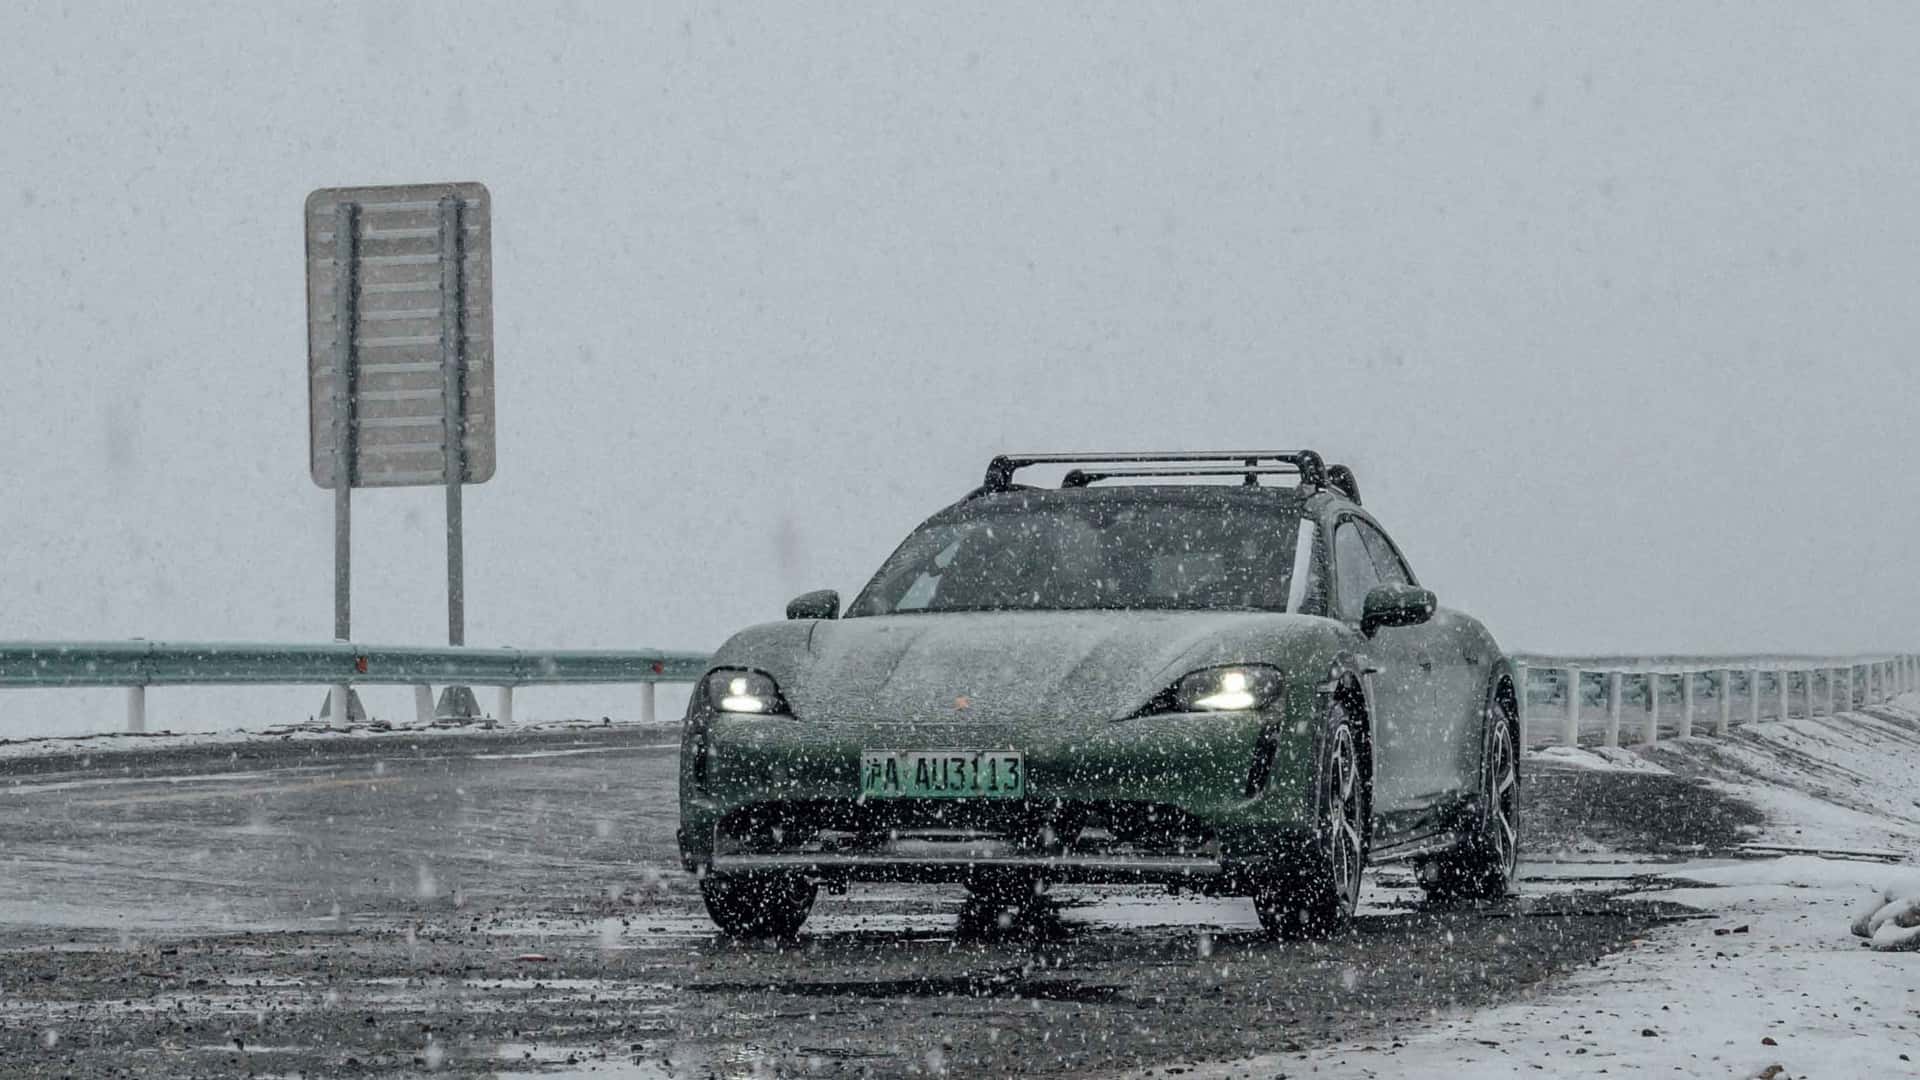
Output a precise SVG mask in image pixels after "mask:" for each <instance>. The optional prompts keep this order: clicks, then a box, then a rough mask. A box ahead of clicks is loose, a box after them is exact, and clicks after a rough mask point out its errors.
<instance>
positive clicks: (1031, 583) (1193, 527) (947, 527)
mask: <svg viewBox="0 0 1920 1080" xmlns="http://www.w3.org/2000/svg"><path fill="white" fill-rule="evenodd" d="M1311 533H1312V530H1311V529H1309V530H1308V536H1307V538H1306V539H1307V553H1310V551H1311ZM1299 534H1300V529H1299V517H1298V515H1297V510H1296V509H1295V508H1293V507H1226V506H1195V505H1192V504H1190V503H1171V502H1169V503H1124V504H1115V503H1105V502H1091V501H1090V502H1086V503H1081V504H1066V505H1058V506H1049V507H1045V508H1043V509H1030V508H1026V507H1007V508H1005V509H1003V510H998V511H988V512H985V513H982V514H981V515H979V516H978V517H973V518H968V519H965V520H961V521H950V522H945V523H942V524H938V525H927V526H922V527H921V528H920V530H919V531H917V532H915V533H914V534H913V535H912V536H909V537H908V538H907V541H906V543H904V544H902V545H901V546H900V550H898V551H896V552H895V553H894V555H893V557H892V558H891V559H888V560H887V563H886V565H885V566H883V567H881V569H880V573H879V574H878V575H876V576H875V578H874V580H873V582H872V583H871V584H869V585H868V586H867V588H866V590H865V591H864V592H862V593H861V594H860V596H859V597H858V598H856V599H855V600H854V602H853V605H852V606H851V607H850V608H849V609H848V611H847V614H848V615H849V616H860V615H895V614H910V613H917V612H943V611H1073V610H1115V609H1141V608H1144V609H1155V610H1167V611H1198V610H1208V611H1213V610H1223V609H1224V610H1239V611H1287V610H1289V601H1290V598H1291V609H1292V610H1296V611H1297V610H1301V609H1302V606H1303V605H1304V604H1305V603H1308V602H1310V600H1309V598H1310V596H1311V594H1312V593H1314V592H1315V591H1317V590H1314V589H1311V588H1303V589H1301V590H1299V591H1297V592H1296V591H1295V590H1294V589H1293V588H1292V583H1293V577H1294V568H1295V566H1296V564H1298V565H1300V566H1301V567H1303V568H1304V569H1305V572H1306V573H1307V575H1308V577H1309V578H1311V576H1312V570H1311V568H1312V566H1313V565H1314V563H1313V560H1312V559H1311V558H1305V557H1301V555H1302V554H1304V553H1302V552H1299V551H1297V550H1296V548H1297V544H1296V539H1297V538H1298V537H1299ZM1303 584H1308V585H1311V582H1310V581H1309V582H1305V583H1303Z"/></svg>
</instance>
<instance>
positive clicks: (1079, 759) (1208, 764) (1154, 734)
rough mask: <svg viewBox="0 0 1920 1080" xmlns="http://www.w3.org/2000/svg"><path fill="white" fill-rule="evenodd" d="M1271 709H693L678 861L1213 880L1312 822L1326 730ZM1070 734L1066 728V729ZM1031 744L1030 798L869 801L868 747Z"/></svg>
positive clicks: (725, 867)
mask: <svg viewBox="0 0 1920 1080" xmlns="http://www.w3.org/2000/svg"><path fill="white" fill-rule="evenodd" d="M1288 713H1291V715H1295V716H1301V715H1308V716H1311V715H1315V712H1314V711H1313V710H1312V709H1288V710H1282V709H1279V708H1276V709H1274V710H1272V711H1270V712H1268V713H1247V714H1219V713H1214V714H1174V715H1167V716H1151V717H1138V718H1133V719H1129V720H1124V721H1119V722H1107V721H1100V722H1098V723H1090V724H1084V725H1080V726H1078V727H1074V728H1072V729H1070V730H1057V729H1053V730H1039V727H1040V726H1039V725H1032V726H1029V727H1026V728H1024V729H1020V730H1004V729H1002V730H992V729H985V728H982V727H979V726H969V727H961V726H959V725H953V724H945V725H939V726H935V725H918V726H910V725H862V724H851V723H838V724H835V723H818V722H809V721H801V720H796V719H794V718H791V717H738V716H726V715H715V714H705V715H699V714H696V715H691V716H689V724H688V730H687V744H686V746H685V747H684V749H683V753H682V768H681V818H682V825H681V832H680V847H681V855H682V860H683V862H684V864H685V865H686V867H687V869H688V870H690V871H694V872H709V871H710V872H717V873H748V872H757V871H787V872H797V873H804V874H807V875H809V876H812V877H816V878H820V879H823V880H829V881H833V880H857V881H919V882H950V881H968V880H973V879H976V878H978V877H980V876H982V875H1007V874H1018V875H1030V876H1037V877H1044V878H1046V879H1048V880H1051V881H1058V882H1074V883H1097V882H1142V881H1144V882H1162V883H1168V884H1187V885H1191V886H1194V887H1196V888H1198V887H1206V886H1207V885H1208V883H1212V885H1213V886H1217V885H1219V884H1221V883H1224V882H1228V881H1230V880H1234V879H1236V878H1237V876H1238V875H1239V872H1240V871H1241V870H1242V869H1244V868H1247V867H1249V866H1255V865H1259V864H1262V863H1265V862H1267V861H1268V860H1270V859H1272V858H1274V857H1276V856H1278V855H1281V854H1283V853H1285V851H1288V850H1291V849H1292V847H1293V846H1294V845H1296V844H1298V843H1299V842H1301V841H1302V840H1303V839H1304V838H1305V837H1306V836H1308V835H1309V834H1310V832H1311V827H1310V824H1309V822H1310V820H1311V817H1312V810H1311V801H1312V800H1311V795H1310V791H1311V784H1310V779H1309V774H1310V772H1311V769H1312V762H1313V760H1314V757H1313V752H1314V748H1313V745H1312V741H1313V737H1314V733H1313V731H1311V730H1310V728H1309V725H1307V724H1305V723H1294V724H1289V723H1287V722H1285V720H1284V716H1285V715H1287V714H1288ZM1062 726H1063V727H1064V726H1065V725H1062ZM914 747H925V748H928V749H937V748H946V747H953V748H969V749H993V748H1007V749H1017V750H1019V751H1021V753H1022V754H1023V755H1024V756H1025V762H1026V768H1027V791H1026V796H1025V797H1024V798H1022V799H1013V800H1008V799H951V800H913V799H872V800H868V799H863V798H862V797H861V795H860V790H859V762H860V756H861V752H862V751H863V750H865V749H868V748H876V749H878V748H914Z"/></svg>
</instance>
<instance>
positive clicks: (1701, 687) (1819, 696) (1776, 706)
mask: <svg viewBox="0 0 1920 1080" xmlns="http://www.w3.org/2000/svg"><path fill="white" fill-rule="evenodd" d="M1512 660H1513V665H1514V675H1515V682H1516V683H1517V684H1518V685H1519V686H1520V687H1521V688H1522V693H1521V694H1520V737H1521V742H1522V745H1525V746H1528V747H1538V746H1556V745H1557V746H1577V745H1580V744H1581V743H1586V744H1588V745H1600V746H1619V745H1620V741H1621V739H1622V738H1623V737H1634V736H1637V740H1638V742H1640V743H1641V744H1651V743H1655V742H1658V741H1659V740H1660V739H1661V738H1664V737H1668V736H1672V737H1676V738H1682V739H1684V738H1688V737H1690V736H1693V735H1697V734H1707V733H1708V732H1709V731H1710V732H1711V734H1713V735H1717V736H1724V735H1726V734H1727V730H1728V729H1729V728H1730V727H1732V726H1733V725H1735V724H1738V723H1750V722H1755V723H1757V722H1758V721H1760V720H1762V719H1774V720H1782V719H1786V718H1789V717H1792V716H1831V715H1833V714H1835V713H1838V712H1843V711H1846V710H1849V709H1853V708H1855V707H1857V706H1860V705H1867V704H1877V703H1879V702H1883V701H1886V700H1888V699H1889V698H1891V697H1892V696H1893V695H1895V694H1902V693H1907V692H1910V691H1914V690H1920V656H1915V655H1912V654H1905V653H1903V654H1896V655H1881V656H1864V657H1863V656H1854V657H1808V656H1780V655H1770V656H1639V657H1635V656H1586V657H1579V656H1546V655H1541V654H1537V653H1516V654H1514V655H1513V657H1512ZM1628 706H1632V710H1631V713H1630V714H1629V711H1628ZM1703 710H1704V711H1703Z"/></svg>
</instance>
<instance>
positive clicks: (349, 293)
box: [332, 203, 360, 717]
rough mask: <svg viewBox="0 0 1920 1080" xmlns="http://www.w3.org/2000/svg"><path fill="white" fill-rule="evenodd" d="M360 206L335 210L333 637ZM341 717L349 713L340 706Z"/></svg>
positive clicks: (341, 556)
mask: <svg viewBox="0 0 1920 1080" xmlns="http://www.w3.org/2000/svg"><path fill="white" fill-rule="evenodd" d="M359 211H360V208H359V207H358V206H357V205H355V204H353V203H341V204H340V205H339V206H338V207H336V208H335V210H334V214H333V289H334V301H335V302H334V312H335V315H334V326H333V397H332V404H333V637H334V640H336V641H348V640H351V639H352V637H353V589H352V581H353V457H354V454H353V449H354V445H353V444H354V438H355V435H356V432H355V430H354V400H353V394H354V386H353V375H354V370H353V369H354V336H355V334H356V332H357V331H356V324H357V323H358V321H359V311H360V297H359V282H358V281H357V280H356V276H355V273H354V269H355V262H354V256H355V243H356V240H357V234H358V228H359V226H358V221H359ZM334 713H335V715H336V717H338V716H343V715H345V714H344V713H342V712H341V711H340V709H337V708H336V709H335V710H334Z"/></svg>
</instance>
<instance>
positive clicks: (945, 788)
mask: <svg viewBox="0 0 1920 1080" xmlns="http://www.w3.org/2000/svg"><path fill="white" fill-rule="evenodd" d="M1026 793H1027V763H1026V759H1025V758H1023V757H1022V756H1021V754H1020V752H1019V751H1018V750H868V751H865V752H864V753H862V754H861V755H860V794H861V795H862V796H865V797H867V798H876V799H1018V798H1020V797H1021V796H1023V795H1025V794H1026Z"/></svg>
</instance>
